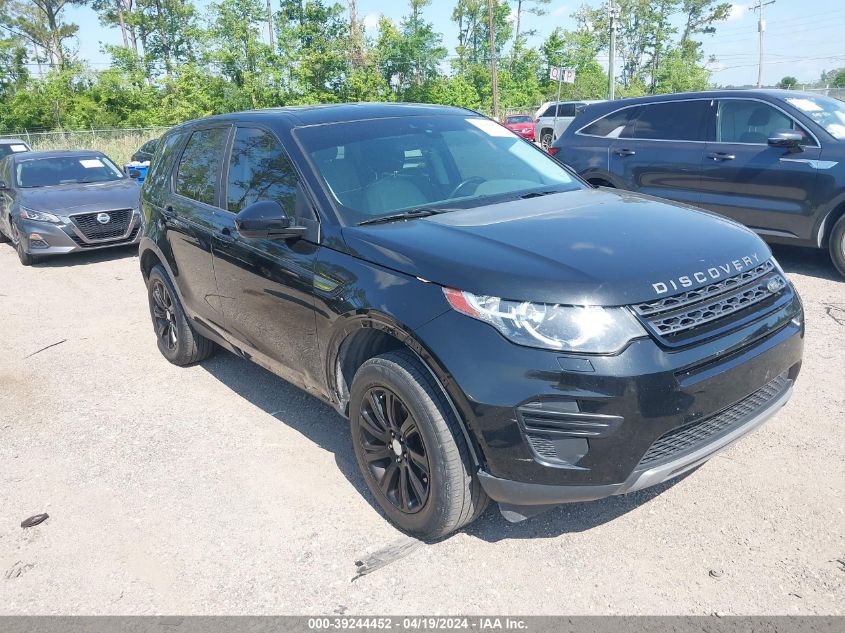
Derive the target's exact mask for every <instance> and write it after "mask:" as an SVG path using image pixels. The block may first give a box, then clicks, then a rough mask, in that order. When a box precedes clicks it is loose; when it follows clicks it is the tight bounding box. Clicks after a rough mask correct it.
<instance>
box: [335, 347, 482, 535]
mask: <svg viewBox="0 0 845 633" xmlns="http://www.w3.org/2000/svg"><path fill="white" fill-rule="evenodd" d="M349 419H350V423H351V431H352V444H353V447H354V449H355V457H356V458H357V460H358V466H359V468H360V469H361V473H362V474H363V476H364V480H365V481H366V482H367V486H368V487H369V489H370V492H372V494H373V496H374V497H375V499H376V501H377V502H378V504H379V506H380V507H381V508H382V510H383V511H384V513H385V514H386V515H387V516H388V518H389V519H390V521H391V522H392V523H393V524H394V525H395V526H396V527H398V528H399V529H400V530H402V531H404V532H407V533H408V534H411V535H413V536H416V537H418V538H422V539H436V538H440V537H443V536H446V535H447V534H450V533H451V532H454V531H455V530H458V529H460V528H462V527H463V526H465V525H467V524H469V523H471V522H472V521H474V520H475V519H476V518H478V516H480V515H481V513H482V512H483V511H484V509H485V508H486V507H487V505H488V503H489V499H488V497H487V495H486V494H485V493H484V490H483V489H482V488H481V484H480V482H479V480H478V477H476V476H475V475H474V473H473V470H474V468H473V464H472V460H471V458H470V452H469V447H468V446H467V441H466V438H465V437H464V434H463V432H462V430H461V428H460V426H459V425H458V422H457V420H455V419H454V416H453V414H452V413H451V411H450V409H449V407H448V405H447V403H446V402H445V399H444V397H443V395H442V393H441V392H440V390H439V387H437V386H436V385H435V384H434V383H433V381H432V379H431V377H430V375H429V374H428V371H427V370H426V369H425V368H424V367H423V366H422V365H421V364H420V361H419V360H418V359H417V358H416V357H415V356H414V355H413V354H411V353H410V352H407V351H398V352H389V353H387V354H383V355H381V356H377V357H375V358H371V359H370V360H368V361H366V362H365V363H364V364H363V365H361V367H360V369H358V371H357V373H356V374H355V378H354V379H353V381H352V389H351V394H350V402H349Z"/></svg>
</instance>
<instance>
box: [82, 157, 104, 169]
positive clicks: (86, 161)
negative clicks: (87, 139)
mask: <svg viewBox="0 0 845 633" xmlns="http://www.w3.org/2000/svg"><path fill="white" fill-rule="evenodd" d="M79 164H80V165H82V166H83V167H85V168H86V169H94V168H96V167H105V165H103V161H101V160H100V159H99V158H81V159H80V160H79Z"/></svg>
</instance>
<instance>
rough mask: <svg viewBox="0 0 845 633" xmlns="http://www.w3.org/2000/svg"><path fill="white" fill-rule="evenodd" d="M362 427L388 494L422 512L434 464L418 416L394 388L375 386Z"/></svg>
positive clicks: (404, 508) (367, 453)
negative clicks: (413, 413) (431, 462)
mask: <svg viewBox="0 0 845 633" xmlns="http://www.w3.org/2000/svg"><path fill="white" fill-rule="evenodd" d="M358 430H359V433H360V442H361V447H362V448H363V451H364V459H365V460H366V462H367V467H368V468H369V470H370V472H371V473H372V475H373V478H374V479H375V481H376V483H377V484H378V486H379V488H380V489H381V491H382V493H383V494H384V496H385V497H387V498H388V499H389V500H390V502H391V503H392V504H393V505H394V506H395V507H396V508H397V509H398V510H400V511H401V512H404V513H407V514H413V513H415V512H419V511H420V509H422V508H423V507H424V506H425V503H426V501H427V500H428V498H429V478H430V476H431V466H430V464H429V461H428V454H427V451H426V447H425V441H424V440H423V436H422V434H421V433H420V430H419V427H418V426H417V421H416V420H415V419H414V416H413V415H412V414H411V412H410V411H409V410H408V408H407V407H406V406H405V404H404V403H403V402H402V400H401V399H400V398H399V396H397V395H396V394H395V393H393V392H392V391H391V390H389V389H387V388H386V387H381V386H379V387H373V388H372V389H369V390H368V391H367V392H366V394H365V396H364V402H363V406H362V407H361V415H360V419H359V426H358Z"/></svg>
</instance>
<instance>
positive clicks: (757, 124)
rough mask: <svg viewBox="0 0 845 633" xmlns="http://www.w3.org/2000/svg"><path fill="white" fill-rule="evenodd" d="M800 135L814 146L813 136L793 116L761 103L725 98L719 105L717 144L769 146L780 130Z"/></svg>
mask: <svg viewBox="0 0 845 633" xmlns="http://www.w3.org/2000/svg"><path fill="white" fill-rule="evenodd" d="M792 129H794V130H795V131H797V132H801V134H803V135H804V141H805V142H807V143H813V140H812V138H811V137H810V135H809V134H808V133H807V132H806V131H805V130H804V129H803V128H802V127H801V126H800V125H798V124H796V123H795V122H794V121H793V119H792V117H790V116H788V115H786V114H784V113H783V112H781V111H780V110H778V109H777V108H774V107H772V106H770V105H769V104H767V103H763V102H762V101H752V100H750V99H725V100H722V101H720V102H719V113H718V125H717V126H716V141H717V142H719V143H754V144H759V145H766V144H767V143H768V140H769V137H770V136H772V134H773V133H774V132H776V131H778V130H792Z"/></svg>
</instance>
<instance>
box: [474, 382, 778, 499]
mask: <svg viewBox="0 0 845 633" xmlns="http://www.w3.org/2000/svg"><path fill="white" fill-rule="evenodd" d="M787 380H788V384H787V386H786V388H785V389H784V390H783V391H782V392H781V393H780V394H779V395H778V396H777V397H776V398H775V399H774V400H773V401H772V402H771V403H769V404H768V405H767V406H766V407H764V408H763V409H762V410H761V411H758V412H756V413H754V414H751V415H748V416H746V418H745V419H744V420H743V421H741V422H739V423H738V424H737V425H736V426H733V427H732V428H731V429H730V430H729V431H727V432H725V433H723V434H720V435H718V436H716V437H713V438H712V439H711V441H708V442H705V443H702V444H700V445H699V446H698V447H697V448H695V449H692V450H690V451H688V452H685V453H683V454H680V455H677V456H676V457H674V458H673V459H669V460H665V461H663V462H662V463H659V464H657V465H654V466H643V467H638V468H635V469H634V470H633V471H632V472H631V474H630V475H629V476H628V478H627V479H626V480H625V481H624V482H622V483H619V484H606V485H603V486H552V485H547V484H532V483H526V482H520V481H512V480H509V479H499V478H498V477H494V476H493V475H491V474H489V473H487V472H484V471H481V472H480V473H479V477H480V479H481V485H482V487H483V488H484V491H485V492H486V493H487V495H488V496H489V497H490V498H491V499H493V500H494V501H497V502H499V503H501V504H506V505H508V506H516V507H522V506H549V505H559V504H561V503H570V502H575V501H594V500H596V499H602V498H605V497H610V496H613V495H621V494H626V493H628V492H636V491H637V490H643V489H644V488H649V487H651V486H655V485H657V484H660V483H663V482H664V481H668V480H669V479H672V478H674V477H678V476H680V475H683V474H684V473H686V472H689V471H690V470H693V469H694V468H697V467H698V466H700V465H701V464H703V463H704V462H706V461H707V460H709V459H710V458H711V457H713V456H714V455H716V453H719V452H721V451H722V450H724V449H726V448H727V447H728V446H730V445H731V444H733V443H734V442H736V441H737V440H739V439H740V438H741V437H743V436H744V435H747V434H748V433H750V432H751V431H753V430H754V429H756V428H757V427H758V426H760V425H762V424H763V423H764V422H765V421H766V420H768V419H769V418H770V417H772V416H773V415H774V414H775V413H777V412H778V410H780V408H781V407H783V405H785V404H786V403H787V401H788V400H789V398H790V397H791V396H792V382H793V381H792V380H791V379H787Z"/></svg>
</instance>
